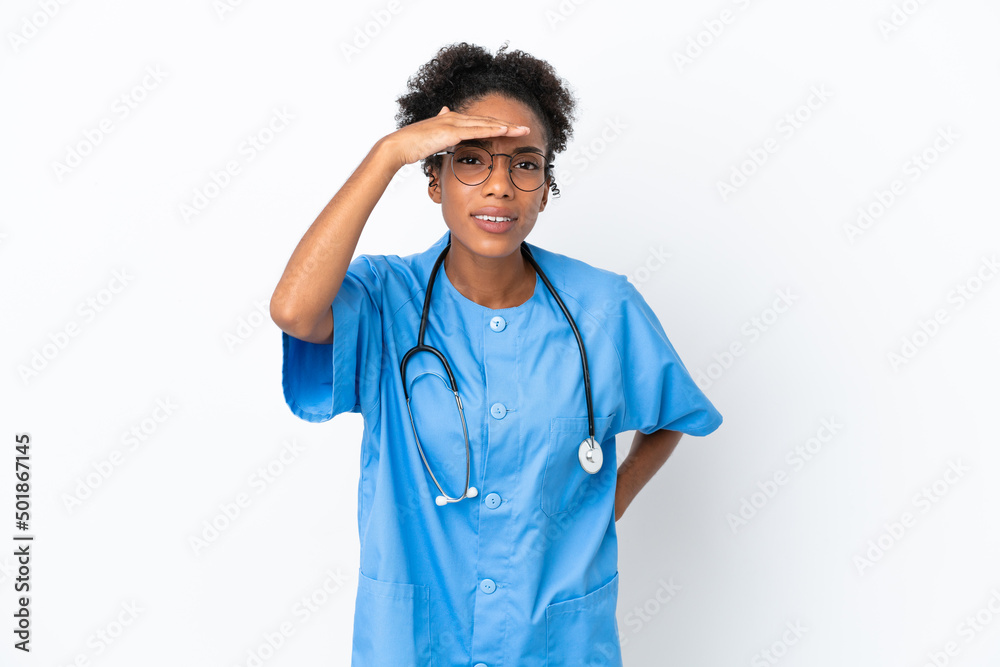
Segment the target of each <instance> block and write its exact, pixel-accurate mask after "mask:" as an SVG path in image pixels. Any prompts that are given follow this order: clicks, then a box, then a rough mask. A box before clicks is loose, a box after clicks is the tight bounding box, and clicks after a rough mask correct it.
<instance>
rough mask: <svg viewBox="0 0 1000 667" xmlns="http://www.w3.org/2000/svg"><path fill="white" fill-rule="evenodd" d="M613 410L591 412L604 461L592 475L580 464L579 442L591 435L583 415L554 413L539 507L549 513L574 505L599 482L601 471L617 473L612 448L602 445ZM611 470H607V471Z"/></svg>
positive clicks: (568, 508)
mask: <svg viewBox="0 0 1000 667" xmlns="http://www.w3.org/2000/svg"><path fill="white" fill-rule="evenodd" d="M615 414H616V413H612V414H610V415H608V416H607V417H600V416H597V415H595V416H594V441H595V442H597V443H598V444H599V445H601V447H602V449H604V459H605V460H604V465H602V466H601V469H600V470H599V471H598V472H597V473H595V474H593V475H591V474H590V473H588V472H587V471H585V470H584V469H583V468H582V467H580V458H579V448H580V443H581V442H583V441H584V439H586V438H587V437H588V436H589V435H590V427H589V425H588V423H587V418H586V417H553V418H552V420H551V422H550V423H549V436H548V442H547V443H546V449H547V452H546V459H545V473H544V475H543V476H542V500H541V505H542V511H543V512H545V513H546V514H547V515H549V516H555V515H557V514H561V513H563V512H570V511H572V510H574V509H576V508H577V507H578V506H579V505H580V503H582V502H583V501H584V499H585V498H586V497H587V491H588V490H590V489H591V488H592V487H593V486H594V485H595V484H601V483H602V481H601V480H602V479H603V478H602V476H603V475H609V474H612V475H615V474H617V470H616V466H615V457H614V456H613V454H614V448H606V447H604V440H605V439H606V436H607V432H608V429H609V428H610V427H611V422H612V421H613V420H614V417H615ZM609 470H610V472H609Z"/></svg>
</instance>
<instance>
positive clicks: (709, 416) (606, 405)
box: [282, 231, 722, 667]
mask: <svg viewBox="0 0 1000 667" xmlns="http://www.w3.org/2000/svg"><path fill="white" fill-rule="evenodd" d="M449 234H450V231H448V232H446V233H445V234H444V235H443V236H442V237H441V238H440V239H439V240H438V241H437V242H436V243H434V245H432V246H431V247H430V248H428V249H427V250H426V251H424V252H421V253H416V254H413V255H409V256H406V257H399V256H397V255H360V256H359V257H357V258H355V259H354V260H353V261H352V262H351V264H350V266H349V268H348V271H347V275H346V277H345V278H344V282H343V285H342V287H341V288H340V291H339V293H338V294H337V296H336V298H335V299H334V301H333V304H332V309H333V319H334V323H335V324H334V337H333V343H332V344H330V345H320V344H315V343H308V342H305V341H301V340H299V339H297V338H294V337H292V336H289V335H288V334H286V333H282V346H283V366H282V386H283V389H284V395H285V400H286V401H287V403H288V406H289V407H290V408H291V410H292V412H293V413H294V414H295V415H297V416H298V417H300V418H302V419H304V420H306V421H310V422H323V421H327V420H329V419H331V418H332V417H334V416H336V415H338V414H340V413H342V412H359V413H361V414H362V416H363V417H364V435H363V438H362V442H361V477H360V481H359V485H358V534H359V536H360V542H361V560H360V571H359V573H358V591H357V599H356V607H355V616H354V643H353V656H352V662H351V664H352V665H353V666H355V667H358V666H378V667H393V666H396V665H399V666H403V665H406V666H408V667H412V666H413V665H433V666H435V667H445V666H447V667H452V666H454V665H469V666H470V667H473V666H480V665H482V666H485V667H532V666H548V667H554V666H556V665H567V666H568V665H573V666H578V665H608V666H611V667H614V666H616V665H621V648H620V643H619V638H618V625H617V621H616V618H615V608H616V603H617V599H618V542H617V537H616V534H615V519H614V517H615V509H614V500H615V485H616V481H617V471H616V461H617V458H616V452H615V434H617V433H621V432H622V431H632V430H638V431H642V432H643V433H652V432H653V431H657V430H659V429H670V430H673V431H681V432H683V433H687V434H690V435H695V436H703V435H707V434H709V433H711V432H712V431H714V430H715V429H716V428H718V427H719V425H720V424H721V423H722V416H721V415H720V414H719V412H718V411H717V410H716V408H715V407H714V406H713V405H712V404H711V403H710V402H709V400H708V399H707V398H706V397H705V395H704V394H703V393H702V391H701V390H700V389H699V388H698V387H697V385H696V384H695V383H694V381H693V380H692V378H691V376H690V374H689V373H688V371H687V369H686V368H685V366H684V364H683V363H682V362H681V360H680V358H679V357H678V356H677V353H676V352H675V351H674V348H673V346H672V345H671V343H670V341H669V340H668V339H667V336H666V334H665V333H664V331H663V328H662V327H661V325H660V322H659V320H658V319H657V317H656V315H655V314H654V313H653V311H652V310H651V309H650V307H649V305H648V304H647V303H646V301H645V299H644V298H643V297H642V295H641V294H639V292H638V291H637V290H636V289H635V287H634V286H632V284H631V283H629V282H628V280H627V278H626V277H625V276H623V275H619V274H616V273H613V272H611V271H606V270H603V269H599V268H596V267H593V266H590V265H588V264H586V263H585V262H582V261H580V260H576V259H573V258H570V257H566V256H564V255H560V254H557V253H554V252H550V251H547V250H544V249H542V248H539V247H537V246H535V245H533V244H530V243H529V244H528V246H529V248H530V249H531V251H532V253H533V255H534V258H535V260H536V261H537V262H538V264H539V265H540V266H541V267H542V270H543V271H544V272H545V274H546V276H547V277H548V279H549V281H550V282H551V283H552V285H553V286H554V287H555V288H556V290H557V291H558V292H559V295H560V296H561V297H562V299H563V301H564V303H565V304H566V308H567V309H568V310H569V311H570V314H572V316H573V318H574V319H575V320H576V323H577V327H578V329H579V331H580V335H581V337H582V338H583V341H584V346H585V349H586V352H587V357H588V365H589V370H590V377H591V380H590V382H591V391H592V394H593V405H594V417H595V420H594V421H595V424H594V426H595V429H596V434H595V435H596V439H597V441H598V442H600V443H601V446H602V448H603V450H604V465H603V466H602V468H601V470H600V471H599V472H598V473H596V474H594V475H589V474H587V473H586V472H584V471H583V469H582V468H581V467H580V463H579V459H578V455H577V450H578V447H579V445H580V443H581V442H582V441H583V440H584V438H585V437H587V435H588V427H587V400H586V397H585V394H584V385H583V369H582V364H581V362H580V352H579V348H578V346H577V343H576V337H575V336H574V335H573V331H572V329H571V328H570V326H569V323H568V322H567V320H566V318H565V315H563V313H562V311H561V310H560V308H559V305H558V304H557V303H556V301H555V300H554V299H553V298H552V295H551V294H550V293H549V291H548V289H546V287H545V284H544V283H543V282H542V281H541V278H540V277H538V276H537V274H536V279H535V291H534V294H533V295H532V296H531V298H530V299H529V300H528V301H526V302H525V303H523V304H521V305H519V306H515V307H513V308H501V309H491V308H486V307H484V306H482V305H479V304H477V303H475V302H474V301H471V300H470V299H468V298H466V297H465V296H463V295H462V294H461V293H460V292H459V291H458V290H457V289H456V288H455V287H454V286H453V285H452V284H451V281H450V280H449V279H448V274H447V272H446V271H445V268H444V265H443V264H442V266H441V267H440V269H439V271H438V274H437V278H436V280H435V283H434V290H433V292H432V297H431V307H430V313H429V319H428V324H427V330H426V332H425V334H424V342H425V344H429V345H432V346H434V347H436V348H438V349H439V350H440V351H441V352H442V353H443V354H444V355H445V356H446V357H447V358H448V361H449V363H450V364H451V368H452V372H453V373H454V375H455V381H456V383H457V385H458V393H459V396H460V397H461V399H462V404H463V407H464V409H465V418H466V423H467V427H468V433H469V446H470V451H471V476H470V481H469V483H470V485H472V486H475V487H476V488H477V489H478V490H479V495H478V496H476V497H475V498H467V499H465V500H462V501H460V502H457V503H449V504H447V505H445V506H443V507H440V506H438V505H436V504H435V502H434V499H435V498H436V497H437V496H438V495H439V492H438V489H437V487H436V486H435V485H434V482H433V481H432V480H431V478H430V476H429V475H428V473H427V470H426V469H425V467H424V464H423V461H422V460H421V458H420V453H419V451H418V449H417V444H416V441H415V440H414V437H413V431H412V428H411V425H410V420H409V415H408V413H407V410H406V401H405V399H404V397H403V387H402V376H401V375H400V369H399V363H400V360H401V359H402V357H403V355H404V354H405V353H406V352H407V350H409V349H410V348H411V347H413V346H414V345H416V342H417V333H418V330H419V325H420V315H421V310H422V308H423V297H424V291H425V288H426V285H427V279H428V277H429V274H430V270H431V268H432V267H433V265H434V261H435V260H436V259H437V256H438V254H439V253H440V252H441V250H443V249H444V245H445V244H446V243H447V241H448V235H449ZM446 379H447V374H446V373H445V371H444V368H443V366H441V364H440V362H439V361H438V360H437V359H436V358H435V357H434V356H433V355H431V354H428V353H419V354H416V355H414V356H413V357H411V361H410V362H409V364H408V367H407V382H408V383H410V390H409V391H410V396H411V399H410V406H411V409H412V411H413V419H414V423H415V425H416V428H417V433H418V434H419V437H420V442H421V445H422V446H423V448H424V454H425V456H426V457H427V460H428V463H429V464H430V466H431V469H432V470H433V471H434V474H435V476H436V477H437V479H438V481H439V482H440V484H441V486H442V487H443V488H444V490H445V492H447V493H448V494H449V495H450V496H453V497H457V496H460V495H461V494H462V491H463V489H464V488H465V474H466V457H465V439H464V436H463V432H462V423H461V420H460V418H459V414H458V409H457V407H456V404H455V399H454V395H453V394H452V393H451V390H450V389H449V388H448V387H447V386H446V383H445V380H446Z"/></svg>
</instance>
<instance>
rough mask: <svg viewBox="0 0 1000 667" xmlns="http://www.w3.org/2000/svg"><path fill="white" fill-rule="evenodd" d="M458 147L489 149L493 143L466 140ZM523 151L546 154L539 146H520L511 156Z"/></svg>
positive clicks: (459, 143) (481, 140)
mask: <svg viewBox="0 0 1000 667" xmlns="http://www.w3.org/2000/svg"><path fill="white" fill-rule="evenodd" d="M456 146H479V147H481V148H487V149H488V148H491V147H492V146H493V142H492V141H489V140H486V139H465V140H464V141H460V142H458V144H456ZM521 151H533V152H535V153H544V152H545V151H543V150H542V149H541V148H538V147H537V146H518V147H517V148H515V149H514V152H513V153H511V155H513V154H514V153H519V152H521Z"/></svg>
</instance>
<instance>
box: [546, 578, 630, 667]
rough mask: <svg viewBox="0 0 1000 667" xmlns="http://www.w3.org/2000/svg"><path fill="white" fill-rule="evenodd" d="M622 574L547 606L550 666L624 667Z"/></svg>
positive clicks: (547, 650)
mask: <svg viewBox="0 0 1000 667" xmlns="http://www.w3.org/2000/svg"><path fill="white" fill-rule="evenodd" d="M617 606H618V573H617V572H615V576H614V577H612V578H611V580H610V581H608V582H607V583H606V584H604V585H603V586H601V587H600V588H598V589H597V590H595V591H593V592H591V593H588V594H587V595H584V596H583V597H579V598H573V599H572V600H566V601H564V602H556V603H555V604H550V605H549V606H548V607H546V608H545V643H546V653H547V656H548V659H547V661H546V663H545V664H546V666H547V667H581V666H583V665H601V666H602V667H622V653H621V643H620V642H619V640H618V619H617V618H616V617H615V610H616V608H617Z"/></svg>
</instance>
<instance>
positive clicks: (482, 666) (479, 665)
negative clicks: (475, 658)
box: [472, 662, 486, 667]
mask: <svg viewBox="0 0 1000 667" xmlns="http://www.w3.org/2000/svg"><path fill="white" fill-rule="evenodd" d="M472 667H486V663H485V662H477V663H476V664H474V665H473V666H472Z"/></svg>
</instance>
